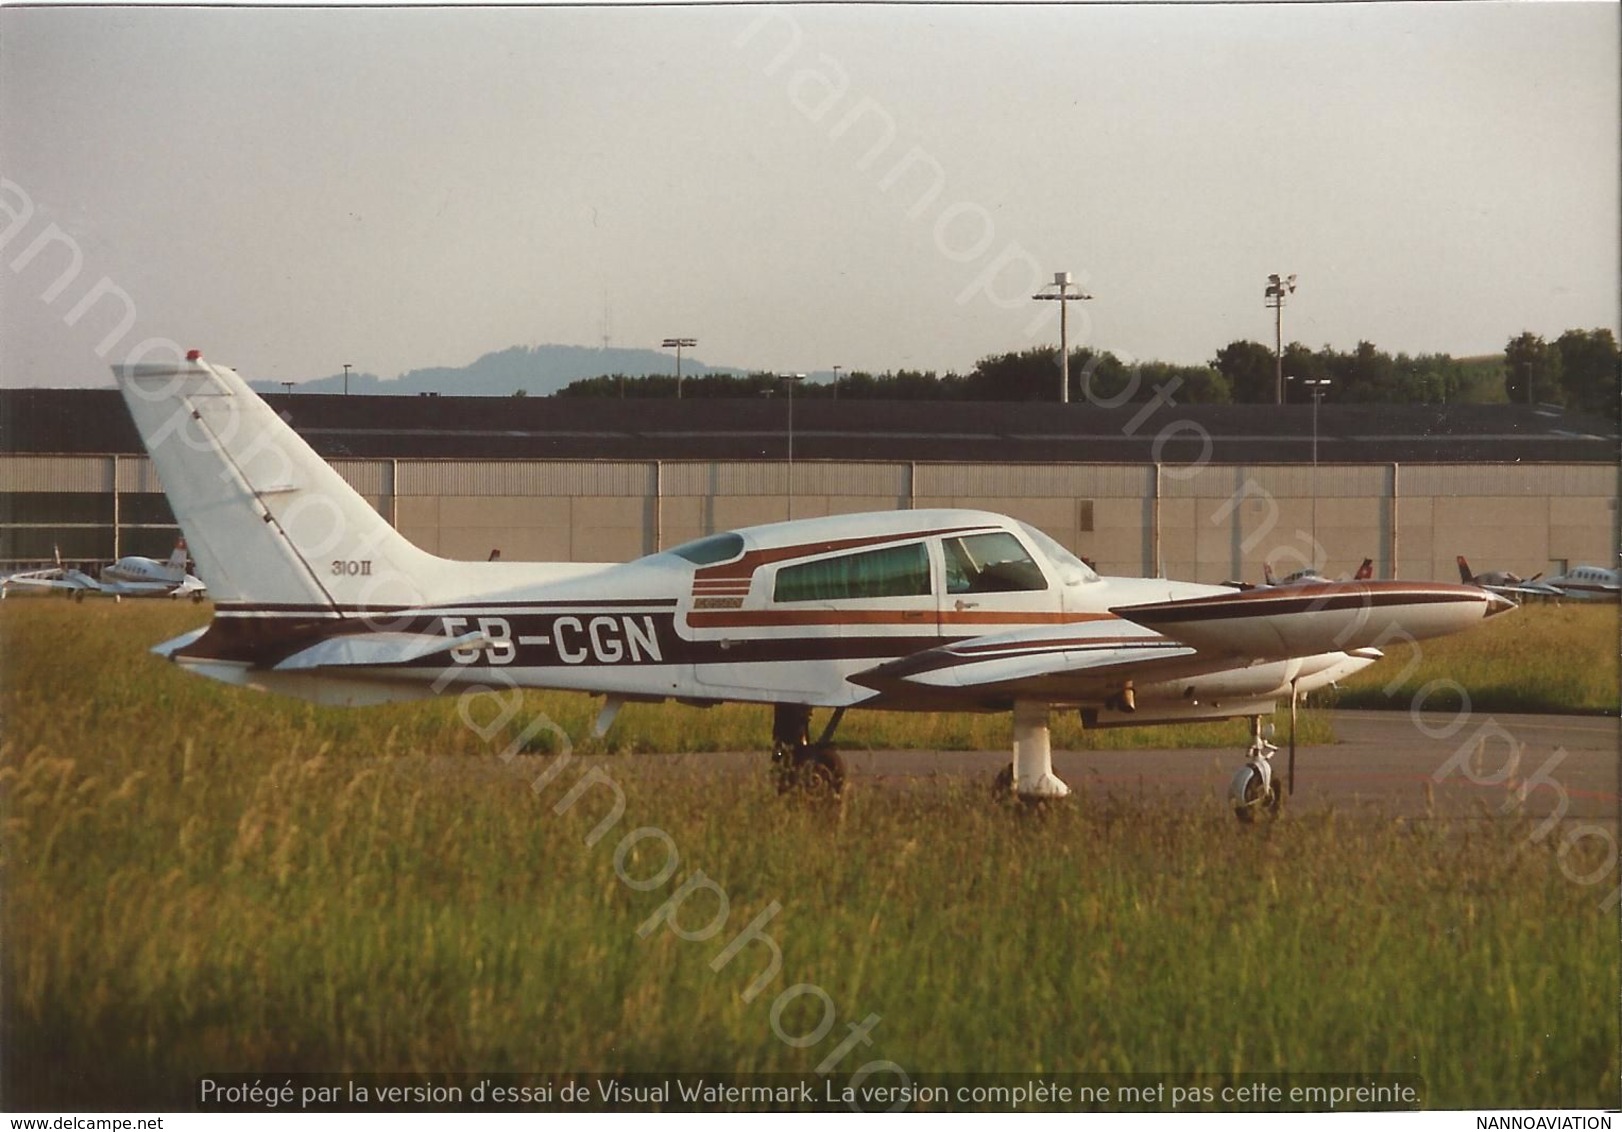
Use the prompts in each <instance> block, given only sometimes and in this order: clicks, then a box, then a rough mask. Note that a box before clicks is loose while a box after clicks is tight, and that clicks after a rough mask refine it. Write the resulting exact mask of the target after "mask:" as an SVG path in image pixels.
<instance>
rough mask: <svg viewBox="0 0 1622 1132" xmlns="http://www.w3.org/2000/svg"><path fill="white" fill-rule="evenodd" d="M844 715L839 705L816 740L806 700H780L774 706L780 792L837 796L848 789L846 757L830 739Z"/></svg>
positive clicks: (774, 746) (774, 758) (774, 757)
mask: <svg viewBox="0 0 1622 1132" xmlns="http://www.w3.org/2000/svg"><path fill="white" fill-rule="evenodd" d="M844 718H845V709H844V708H836V709H835V710H834V714H833V717H832V718H831V719H829V720H828V725H827V726H826V727H824V728H823V729H822V734H821V735H820V736H819V737H818V739H817V741H816V742H815V743H813V742H811V709H810V708H808V707H806V706H805V705H804V704H778V705H777V706H776V707H774V708H773V709H772V771H773V774H774V776H775V777H776V779H777V789H778V792H779V793H784V794H786V793H788V792H789V791H790V790H804V791H805V792H806V793H808V794H821V795H828V796H834V795H838V794H839V793H840V792H841V791H843V790H844V789H845V760H844V759H842V758H840V757H839V749H838V748H837V747H835V746H834V745H833V743H832V742H831V740H832V739H833V734H834V730H835V729H836V728H837V727H838V726H839V722H840V720H842V719H844Z"/></svg>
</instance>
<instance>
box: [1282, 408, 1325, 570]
mask: <svg viewBox="0 0 1622 1132" xmlns="http://www.w3.org/2000/svg"><path fill="white" fill-rule="evenodd" d="M1290 380H1291V381H1294V380H1295V378H1294V377H1293V376H1292V377H1291V378H1290ZM1301 384H1302V385H1304V386H1306V387H1307V390H1308V391H1309V392H1310V393H1311V394H1312V553H1313V557H1314V558H1316V557H1317V554H1318V402H1319V401H1322V400H1323V399H1324V394H1325V393H1327V392H1329V387H1330V386H1331V385H1333V384H1334V380H1333V379H1331V378H1327V377H1309V378H1307V379H1306V380H1304V381H1302V382H1301ZM1313 565H1314V566H1316V565H1317V562H1314V563H1313Z"/></svg>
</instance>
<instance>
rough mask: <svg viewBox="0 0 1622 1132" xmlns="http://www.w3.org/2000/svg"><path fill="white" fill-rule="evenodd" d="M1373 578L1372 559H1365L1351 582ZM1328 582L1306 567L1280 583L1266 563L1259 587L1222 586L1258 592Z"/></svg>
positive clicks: (1245, 585)
mask: <svg viewBox="0 0 1622 1132" xmlns="http://www.w3.org/2000/svg"><path fill="white" fill-rule="evenodd" d="M1373 577H1374V559H1372V558H1365V559H1363V564H1362V565H1361V566H1359V567H1358V568H1357V573H1355V574H1353V575H1352V577H1351V581H1354V582H1367V581H1369V580H1370V579H1372V578H1373ZM1330 580H1331V579H1329V578H1326V577H1324V576H1323V575H1322V574H1320V573H1318V570H1317V568H1316V567H1314V566H1308V567H1307V568H1306V569H1304V570H1297V571H1296V572H1295V573H1293V574H1288V575H1286V576H1285V577H1284V579H1283V580H1282V581H1280V580H1279V579H1277V578H1275V577H1273V567H1272V564H1271V563H1268V562H1263V563H1262V582H1261V584H1260V585H1257V584H1256V583H1254V582H1223V583H1222V584H1223V585H1224V586H1227V587H1228V588H1229V589H1235V590H1258V589H1272V588H1274V587H1277V586H1304V585H1307V584H1309V583H1310V584H1318V583H1322V582H1328V581H1330ZM1341 580H1342V581H1345V580H1346V579H1341Z"/></svg>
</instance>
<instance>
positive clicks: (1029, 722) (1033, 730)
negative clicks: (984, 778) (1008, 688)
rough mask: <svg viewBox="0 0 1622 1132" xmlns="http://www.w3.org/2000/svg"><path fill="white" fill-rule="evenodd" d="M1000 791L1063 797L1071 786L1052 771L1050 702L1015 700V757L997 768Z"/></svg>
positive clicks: (1028, 795) (1029, 797)
mask: <svg viewBox="0 0 1622 1132" xmlns="http://www.w3.org/2000/svg"><path fill="white" fill-rule="evenodd" d="M996 788H997V792H998V793H1000V794H1001V793H1014V794H1018V795H1019V796H1020V797H1021V798H1028V799H1042V798H1063V797H1066V796H1068V795H1069V793H1070V787H1068V786H1066V785H1065V784H1064V782H1063V781H1062V780H1061V779H1060V778H1059V777H1058V776H1057V775H1056V774H1054V773H1053V744H1052V742H1051V741H1050V738H1049V734H1048V705H1047V704H1045V703H1041V702H1039V701H1036V700H1017V701H1015V703H1014V758H1013V762H1012V763H1011V764H1010V765H1009V766H1005V767H1003V769H1002V770H1000V771H998V772H997V782H996Z"/></svg>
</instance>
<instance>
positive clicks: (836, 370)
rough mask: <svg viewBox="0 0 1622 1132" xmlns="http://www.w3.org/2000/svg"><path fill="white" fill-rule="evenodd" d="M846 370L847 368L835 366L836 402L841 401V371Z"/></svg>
mask: <svg viewBox="0 0 1622 1132" xmlns="http://www.w3.org/2000/svg"><path fill="white" fill-rule="evenodd" d="M844 368H845V367H844V366H834V400H835V401H837V400H839V371H840V370H842V369H844Z"/></svg>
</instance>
